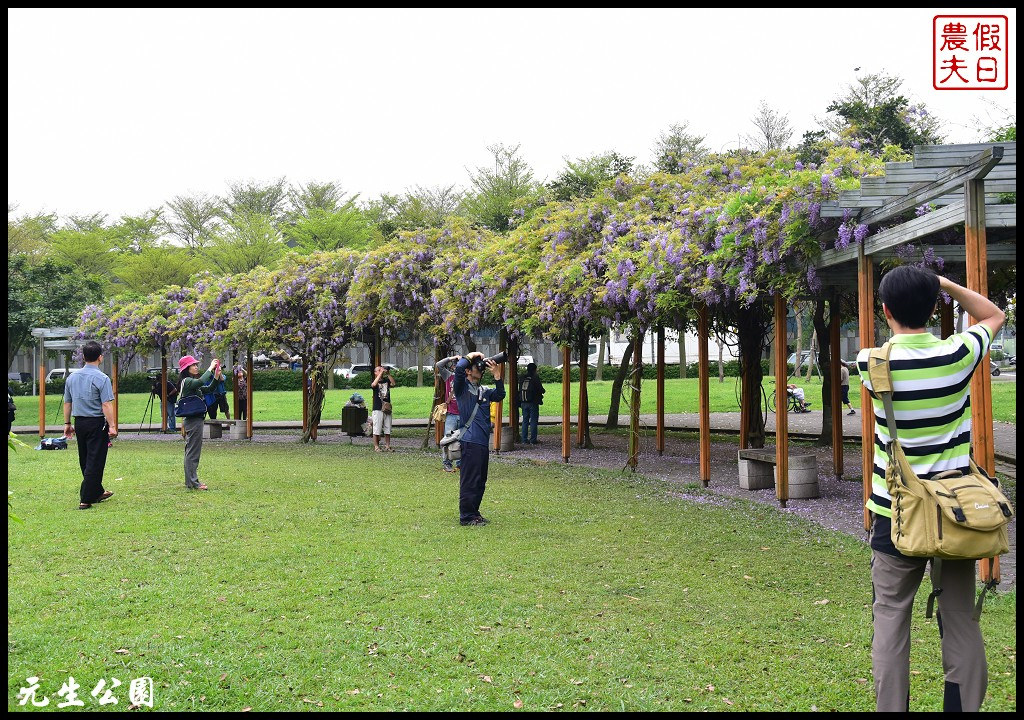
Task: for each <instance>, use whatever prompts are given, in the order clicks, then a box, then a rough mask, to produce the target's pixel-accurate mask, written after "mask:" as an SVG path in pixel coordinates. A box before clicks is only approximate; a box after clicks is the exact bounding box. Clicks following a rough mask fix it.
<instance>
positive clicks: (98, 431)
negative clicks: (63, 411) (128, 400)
mask: <svg viewBox="0 0 1024 720" xmlns="http://www.w3.org/2000/svg"><path fill="white" fill-rule="evenodd" d="M75 437H76V438H77V439H78V464H79V465H81V466H82V489H81V491H80V492H79V498H80V502H84V503H90V504H91V503H94V502H96V501H97V500H99V499H100V495H102V494H103V468H104V467H105V466H106V464H107V443H108V442H110V438H109V437H108V435H107V421H106V420H105V419H104V418H102V417H76V418H75Z"/></svg>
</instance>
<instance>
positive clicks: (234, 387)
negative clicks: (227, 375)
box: [228, 351, 241, 420]
mask: <svg viewBox="0 0 1024 720" xmlns="http://www.w3.org/2000/svg"><path fill="white" fill-rule="evenodd" d="M234 359H235V353H234V351H232V353H231V360H232V362H231V363H230V364H229V366H228V367H230V368H231V398H232V405H234V407H233V408H232V409H233V410H234V413H235V414H234V415H232V417H234V418H235V420H238V415H239V412H238V408H239V405H240V404H241V403H239V402H238V375H237V374H236V373H235V366H234Z"/></svg>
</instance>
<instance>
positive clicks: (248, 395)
mask: <svg viewBox="0 0 1024 720" xmlns="http://www.w3.org/2000/svg"><path fill="white" fill-rule="evenodd" d="M245 375H246V383H245V437H246V439H248V440H252V416H253V412H252V349H251V348H250V349H249V351H248V352H247V353H246V358H245Z"/></svg>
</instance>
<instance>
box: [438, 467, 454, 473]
mask: <svg viewBox="0 0 1024 720" xmlns="http://www.w3.org/2000/svg"><path fill="white" fill-rule="evenodd" d="M441 469H442V470H444V471H445V472H448V473H453V472H455V468H453V467H452V466H451V465H442V466H441Z"/></svg>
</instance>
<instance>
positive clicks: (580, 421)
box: [576, 323, 590, 448]
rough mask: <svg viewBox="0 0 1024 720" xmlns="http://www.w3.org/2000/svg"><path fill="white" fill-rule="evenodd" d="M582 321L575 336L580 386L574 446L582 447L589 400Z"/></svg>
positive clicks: (585, 343) (585, 345) (585, 441)
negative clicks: (578, 354) (578, 355)
mask: <svg viewBox="0 0 1024 720" xmlns="http://www.w3.org/2000/svg"><path fill="white" fill-rule="evenodd" d="M583 333H584V329H583V323H580V328H579V334H578V335H577V337H576V346H577V347H578V348H579V351H580V387H579V393H578V395H577V397H578V398H579V399H578V401H577V403H576V447H578V448H583V447H586V445H587V423H588V422H590V401H589V398H588V397H587V376H588V374H589V370H588V368H587V355H586V352H585V351H586V349H587V338H586V337H584V335H583Z"/></svg>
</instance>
